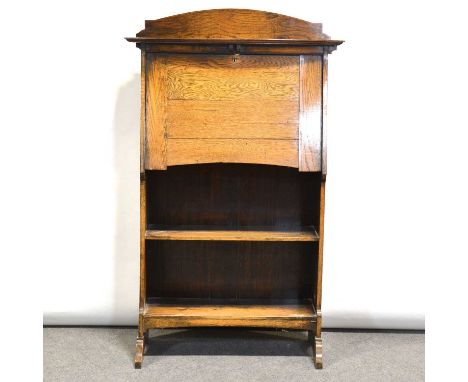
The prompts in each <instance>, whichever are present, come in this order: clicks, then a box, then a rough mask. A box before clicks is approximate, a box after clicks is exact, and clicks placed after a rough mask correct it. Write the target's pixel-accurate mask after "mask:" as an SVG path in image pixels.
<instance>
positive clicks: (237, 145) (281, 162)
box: [167, 139, 298, 167]
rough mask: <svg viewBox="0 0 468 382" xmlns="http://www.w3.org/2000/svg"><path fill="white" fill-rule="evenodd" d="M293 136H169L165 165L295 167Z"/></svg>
mask: <svg viewBox="0 0 468 382" xmlns="http://www.w3.org/2000/svg"><path fill="white" fill-rule="evenodd" d="M297 153H298V147H297V141H296V140H290V139H282V140H281V139H168V140H167V165H168V166H176V165H183V164H193V163H253V164H270V165H277V166H287V167H298V155H297Z"/></svg>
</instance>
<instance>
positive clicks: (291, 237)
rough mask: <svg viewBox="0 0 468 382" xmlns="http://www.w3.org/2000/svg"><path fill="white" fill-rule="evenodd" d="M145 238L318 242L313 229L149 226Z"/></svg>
mask: <svg viewBox="0 0 468 382" xmlns="http://www.w3.org/2000/svg"><path fill="white" fill-rule="evenodd" d="M149 228H150V229H147V230H146V233H145V238H146V239H149V240H221V241H318V240H319V237H318V234H317V231H315V228H314V227H302V228H301V229H288V230H285V229H281V228H276V227H242V229H236V228H233V227H213V226H200V227H184V226H180V227H178V226H174V227H158V226H154V227H153V226H150V227H149Z"/></svg>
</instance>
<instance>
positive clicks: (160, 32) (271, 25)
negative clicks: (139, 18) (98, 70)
mask: <svg viewBox="0 0 468 382" xmlns="http://www.w3.org/2000/svg"><path fill="white" fill-rule="evenodd" d="M137 37H146V38H154V39H157V40H173V39H188V40H208V41H209V40H236V41H239V40H240V41H242V40H251V39H254V40H281V41H287V40H312V41H317V40H327V39H329V37H328V36H326V35H325V34H323V33H322V24H317V23H315V24H314V23H310V22H307V21H304V20H300V19H296V18H294V17H289V16H284V15H280V14H276V13H271V12H263V11H256V10H249V9H211V10H204V11H196V12H189V13H183V14H179V15H175V16H170V17H165V18H162V19H158V20H146V22H145V29H144V30H142V31H141V32H139V33H138V34H137Z"/></svg>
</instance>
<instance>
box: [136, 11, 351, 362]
mask: <svg viewBox="0 0 468 382" xmlns="http://www.w3.org/2000/svg"><path fill="white" fill-rule="evenodd" d="M127 40H128V41H131V42H135V43H136V45H137V47H138V48H140V49H141V147H140V149H141V150H140V151H141V155H140V163H141V165H140V195H141V196H140V211H141V213H140V216H141V218H140V246H141V253H140V310H139V327H138V337H137V345H136V356H135V367H137V368H139V367H141V363H142V360H143V353H144V347H145V340H146V339H147V335H148V330H149V329H153V328H185V327H208V326H224V327H226V326H237V327H246V328H283V329H296V330H303V331H308V333H309V338H310V340H311V343H312V346H313V349H314V363H315V365H316V367H317V368H321V367H322V339H321V296H322V256H323V234H324V232H323V231H324V227H323V226H324V224H323V222H324V196H325V182H326V173H327V167H326V159H327V151H326V134H325V133H326V124H325V122H326V121H325V117H326V98H327V57H328V54H329V53H330V52H332V51H333V50H334V49H336V47H337V45H339V44H341V43H342V41H337V40H331V39H330V38H329V37H328V36H326V35H325V34H323V33H322V26H321V24H313V23H309V22H306V21H303V20H299V19H295V18H292V17H288V16H283V15H279V14H274V13H268V12H261V11H253V10H240V9H217V10H207V11H199V12H191V13H186V14H181V15H176V16H172V17H167V18H163V19H158V20H148V21H146V23H145V29H144V30H142V31H141V32H139V33H138V34H137V35H136V37H132V38H127Z"/></svg>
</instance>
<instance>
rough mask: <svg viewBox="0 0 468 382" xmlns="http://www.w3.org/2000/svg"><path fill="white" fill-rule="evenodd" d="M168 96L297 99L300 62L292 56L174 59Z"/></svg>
mask: <svg viewBox="0 0 468 382" xmlns="http://www.w3.org/2000/svg"><path fill="white" fill-rule="evenodd" d="M167 96H168V98H169V99H188V100H246V99H257V100H258V99H262V100H266V99H277V100H296V99H298V97H299V60H298V57H294V56H241V57H240V58H239V59H238V61H234V60H233V57H232V56H228V55H220V56H213V55H212V56H208V55H197V56H186V55H181V56H173V57H169V58H168V61H167Z"/></svg>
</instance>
